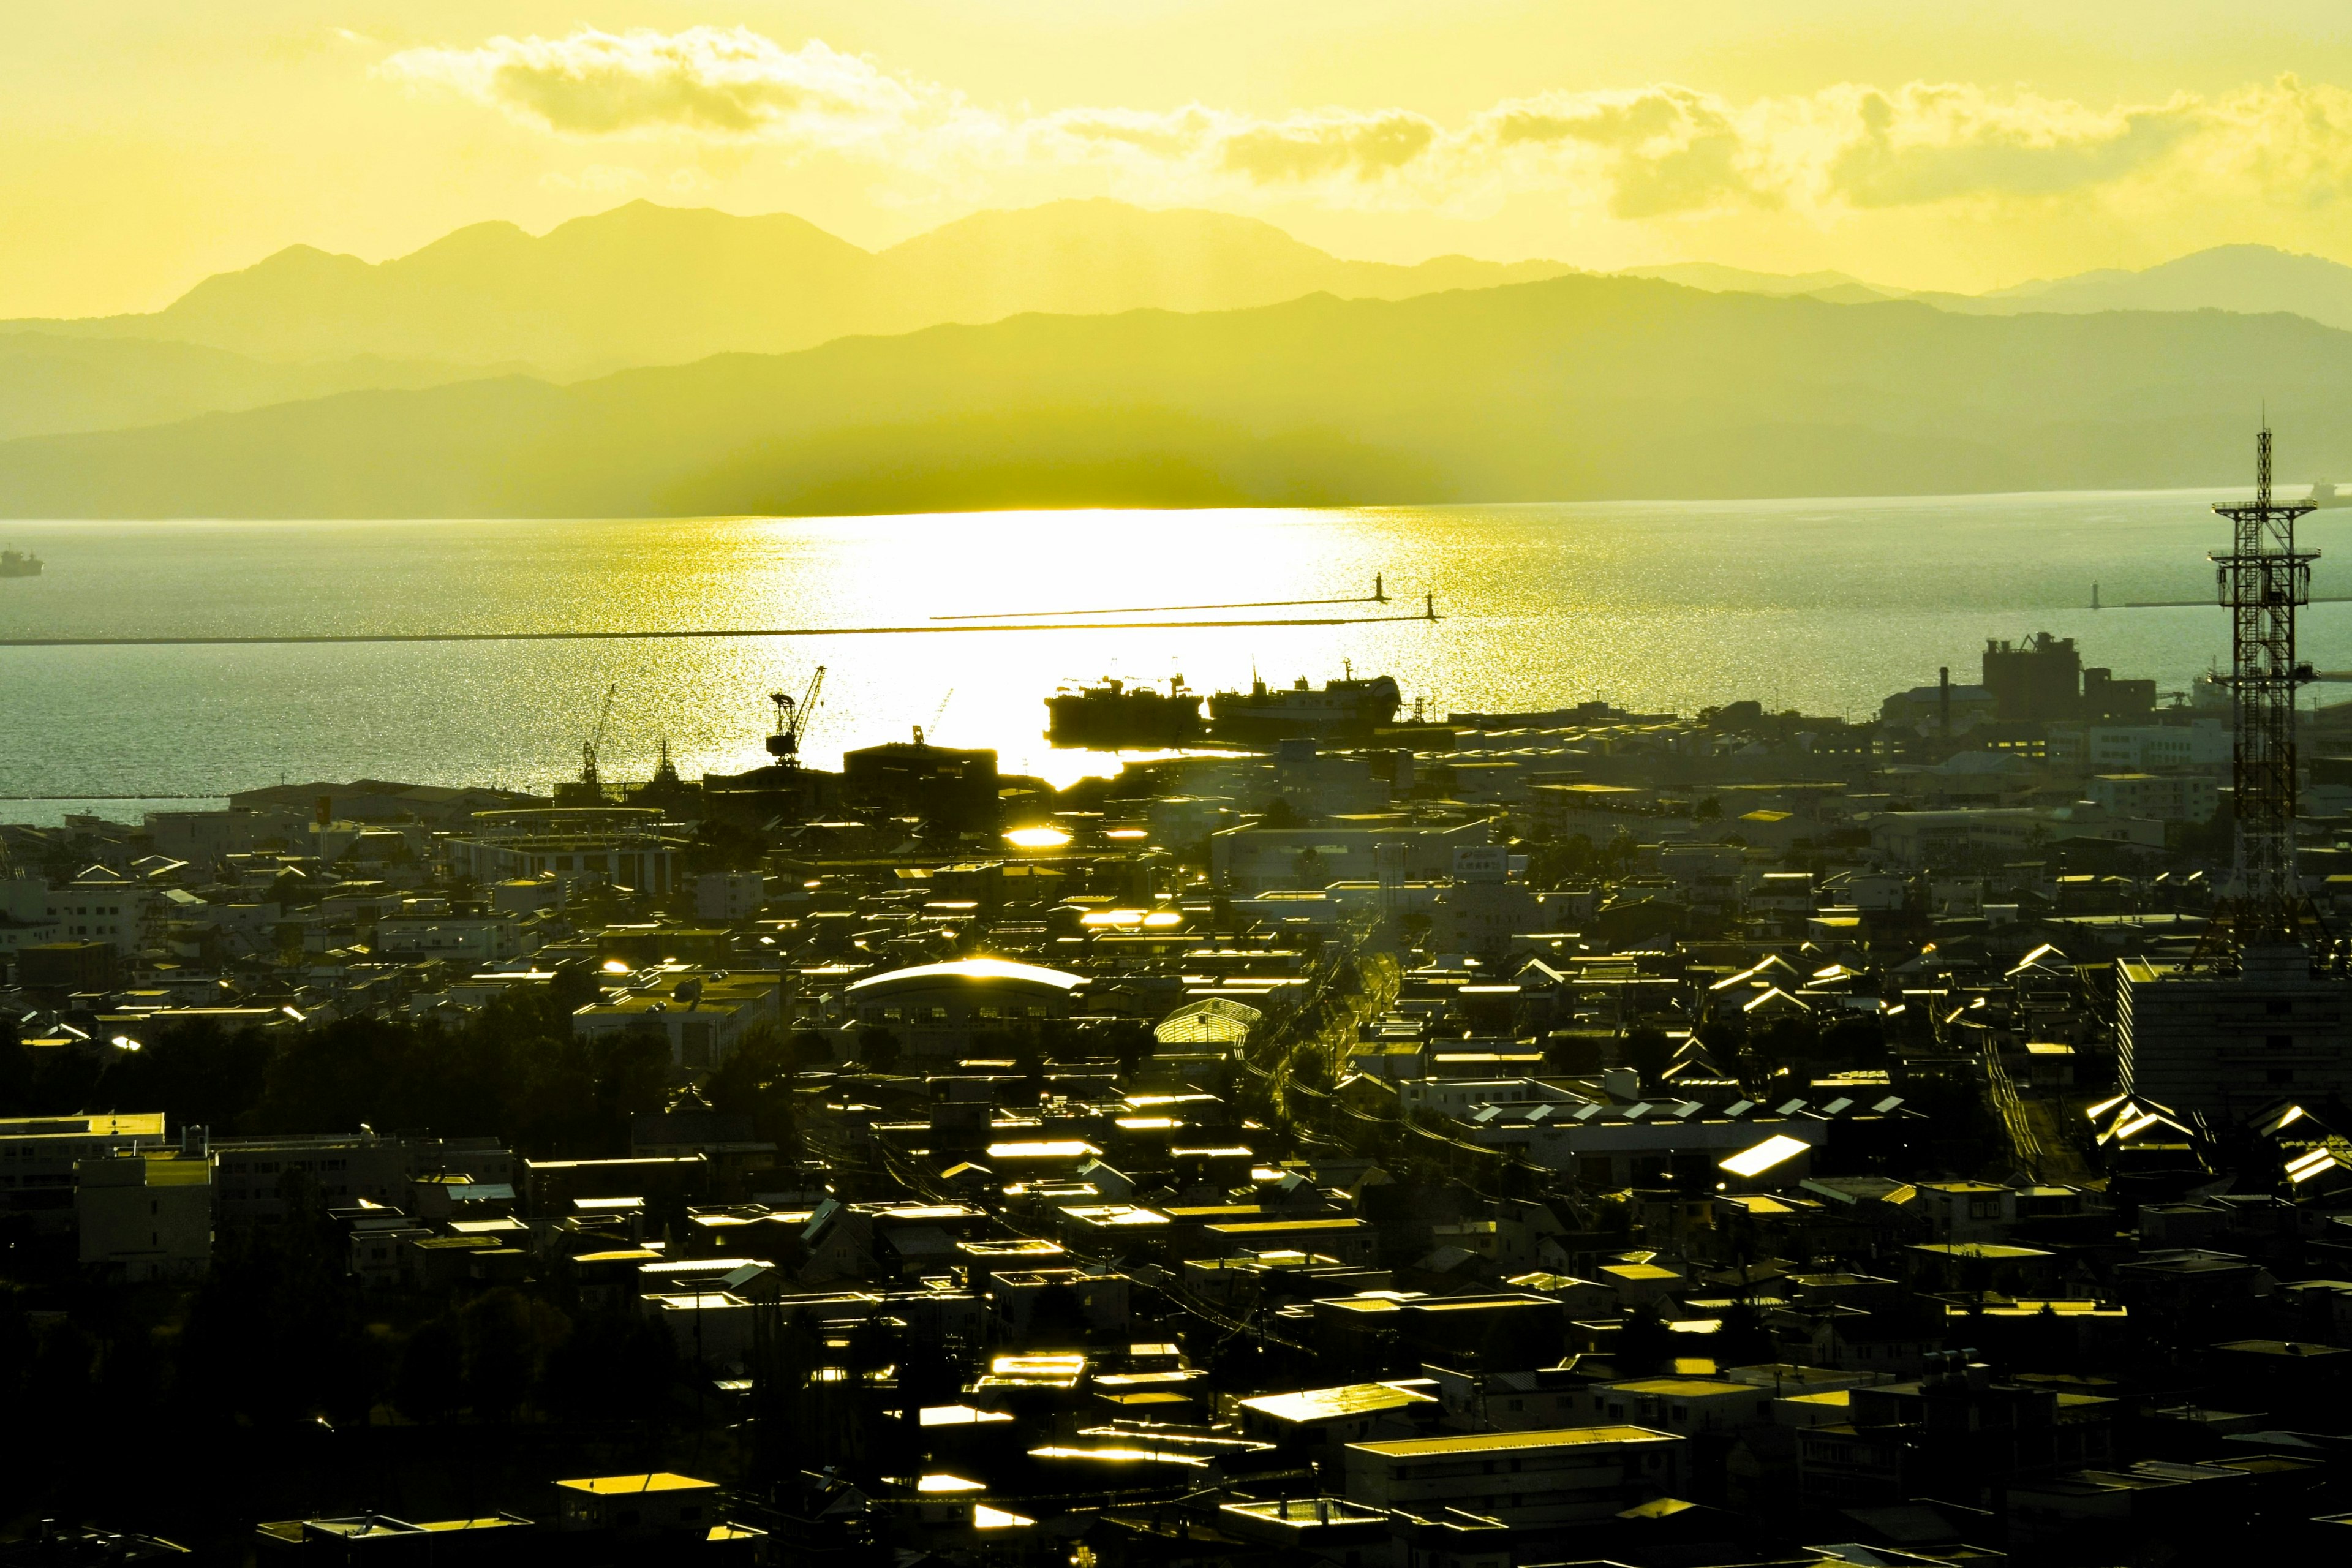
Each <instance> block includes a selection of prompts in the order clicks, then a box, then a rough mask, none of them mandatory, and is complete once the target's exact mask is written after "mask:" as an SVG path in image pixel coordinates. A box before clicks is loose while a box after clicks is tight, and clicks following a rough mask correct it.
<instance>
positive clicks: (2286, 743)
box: [2212, 423, 2319, 952]
mask: <svg viewBox="0 0 2352 1568" xmlns="http://www.w3.org/2000/svg"><path fill="white" fill-rule="evenodd" d="M2213 510H2215V511H2217V512H2219V513H2221V515H2222V516H2223V517H2226V518H2228V519H2229V520H2230V521H2231V525H2232V526H2233V528H2234V529H2235V531H2236V533H2235V538H2234V540H2233V542H2232V543H2231V549H2230V550H2229V552H2227V553H2226V554H2225V553H2221V552H2215V553H2214V554H2213V556H2212V561H2213V563H2214V574H2215V576H2216V578H2217V579H2218V580H2219V584H2220V590H2221V603H2222V604H2223V605H2226V606H2227V607H2228V608H2229V611H2230V674H2229V678H2228V684H2229V687H2230V696H2231V706H2232V708H2233V710H2234V713H2235V718H2236V726H2237V733H2236V751H2235V753H2234V755H2233V758H2232V765H2231V782H2232V783H2233V784H2234V785H2235V786H2236V801H2237V819H2238V863H2237V882H2238V895H2237V898H2236V900H2235V906H2234V908H2233V909H2232V910H2231V926H2232V927H2233V928H2234V929H2233V930H2232V931H2231V935H2232V936H2234V937H2235V939H2236V942H2235V945H2236V947H2237V949H2238V951H2239V952H2245V950H2246V949H2248V948H2251V947H2263V946H2276V945H2281V944H2285V943H2291V942H2294V941H2295V940H2296V929H2295V928H2296V923H2297V914H2298V911H2299V910H2300V908H2301V905H2302V893H2301V889H2300V888H2299V887H2298V886H2297V884H2296V881H2295V875H2294V807H2295V777H2294V694H2295V691H2296V689H2298V688H2300V687H2301V686H2302V685H2303V684H2304V682H2305V681H2307V680H2310V679H2312V671H2311V667H2310V666H2309V665H2307V664H2305V663H2303V662H2302V661H2301V659H2300V658H2297V656H2296V653H2295V646H2294V612H2295V610H2296V608H2297V607H2298V606H2300V605H2305V604H2308V603H2309V602H2310V600H2311V563H2312V562H2314V561H2315V560H2317V559H2318V557H2319V552H2317V551H2316V550H2303V549H2298V548H2297V547H2296V545H2295V542H2294V524H2295V520H2296V519H2297V518H2299V517H2301V516H2303V514H2304V513H2305V512H2307V511H2310V510H2313V508H2312V505H2311V503H2310V502H2308V501H2276V500H2272V499H2271V432H2270V426H2268V424H2267V423H2266V424H2265V425H2264V426H2263V429H2262V432H2261V434H2259V435H2258V436H2256V437H2254V500H2253V504H2252V505H2251V506H2244V505H2216V506H2215V507H2214V508H2213Z"/></svg>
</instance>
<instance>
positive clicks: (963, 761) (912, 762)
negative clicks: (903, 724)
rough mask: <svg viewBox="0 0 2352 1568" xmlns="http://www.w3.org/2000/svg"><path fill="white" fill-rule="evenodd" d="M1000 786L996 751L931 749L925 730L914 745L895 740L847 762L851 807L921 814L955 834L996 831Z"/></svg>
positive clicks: (844, 788)
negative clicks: (925, 739)
mask: <svg viewBox="0 0 2352 1568" xmlns="http://www.w3.org/2000/svg"><path fill="white" fill-rule="evenodd" d="M997 787H998V781H997V773H996V753H995V752H989V751H954V750H950V748H948V747H946V746H933V745H929V744H926V743H925V742H924V740H923V736H922V731H919V730H918V731H915V739H914V741H913V742H912V743H911V744H910V743H908V742H905V741H893V742H889V743H888V744H887V745H880V746H867V747H865V748H864V749H862V750H859V751H855V752H845V753H844V754H843V756H842V759H841V798H842V800H843V801H844V802H845V803H846V804H848V805H853V806H863V807H865V808H866V809H868V810H874V811H885V812H888V813H891V814H892V815H894V816H899V815H903V816H919V817H921V818H922V819H923V820H924V821H925V822H928V823H929V824H931V825H932V826H935V827H938V828H941V829H944V830H945V831H947V832H950V833H987V832H993V831H994V830H995V828H996V826H997V822H998V819H999V817H1000V816H1001V812H1002V807H1001V804H1000V802H999V800H998V797H997Z"/></svg>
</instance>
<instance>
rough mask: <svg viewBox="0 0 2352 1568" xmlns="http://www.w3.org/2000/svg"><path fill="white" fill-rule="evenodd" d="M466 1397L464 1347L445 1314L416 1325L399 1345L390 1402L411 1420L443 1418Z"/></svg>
mask: <svg viewBox="0 0 2352 1568" xmlns="http://www.w3.org/2000/svg"><path fill="white" fill-rule="evenodd" d="M465 1397H466V1347H465V1343H464V1342H463V1341H461V1340H460V1339H458V1337H457V1331H456V1330H455V1329H453V1328H451V1327H450V1326H449V1323H448V1321H447V1320H446V1319H445V1318H436V1319H434V1320H433V1321H430V1322H428V1323H425V1324H423V1325H422V1326H420V1327H419V1328H418V1329H417V1331H415V1333H413V1334H411V1335H409V1336H408V1342H407V1343H406V1344H405V1345H404V1346H402V1347H401V1352H400V1375H399V1378H398V1379H397V1381H395V1382H394V1384H393V1391H392V1402H393V1404H394V1405H396V1406H397V1407H398V1408H399V1410H400V1413H401V1414H402V1415H405V1416H407V1417H408V1418H409V1419H410V1420H411V1421H429V1422H436V1423H438V1422H443V1421H446V1420H448V1419H449V1418H450V1417H451V1416H453V1415H456V1414H457V1407H458V1406H459V1405H461V1404H463V1403H464V1401H465Z"/></svg>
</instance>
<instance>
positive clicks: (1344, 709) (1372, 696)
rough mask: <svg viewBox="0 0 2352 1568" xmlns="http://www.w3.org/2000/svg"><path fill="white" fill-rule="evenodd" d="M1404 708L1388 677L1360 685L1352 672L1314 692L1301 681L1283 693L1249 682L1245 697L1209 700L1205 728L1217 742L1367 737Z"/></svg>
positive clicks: (1232, 694) (1225, 694) (1223, 695)
mask: <svg viewBox="0 0 2352 1568" xmlns="http://www.w3.org/2000/svg"><path fill="white" fill-rule="evenodd" d="M1403 706H1404V697H1403V695H1402V693H1401V692H1399V691H1398V689H1397V683H1396V681H1395V679H1393V678H1392V677H1390V676H1386V675H1376V676H1373V677H1371V678H1370V679H1368V680H1358V679H1355V672H1354V671H1353V670H1352V669H1350V670H1349V673H1348V676H1347V677H1346V678H1345V679H1339V680H1332V681H1327V682H1325V683H1324V685H1323V686H1322V688H1321V689H1319V690H1318V689H1314V688H1310V687H1309V686H1308V685H1307V678H1306V677H1305V676H1303V675H1302V676H1300V677H1299V678H1298V679H1297V681H1296V682H1295V683H1294V684H1292V685H1291V686H1289V687H1287V688H1277V687H1270V686H1268V685H1266V683H1265V681H1263V680H1254V681H1252V682H1250V689H1248V690H1247V691H1220V692H1218V693H1217V694H1216V695H1215V696H1213V697H1212V698H1210V699H1209V728H1210V731H1211V732H1212V733H1213V734H1215V735H1216V736H1217V737H1218V738H1219V739H1221V740H1269V741H1279V740H1285V739H1287V738H1290V737H1293V736H1298V735H1369V734H1370V733H1371V732H1372V731H1375V730H1378V729H1381V728H1383V727H1385V726H1387V725H1389V724H1391V723H1393V722H1395V721H1396V716H1397V710H1399V709H1400V708H1402V707H1403Z"/></svg>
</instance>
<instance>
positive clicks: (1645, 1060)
mask: <svg viewBox="0 0 2352 1568" xmlns="http://www.w3.org/2000/svg"><path fill="white" fill-rule="evenodd" d="M1625 1065H1626V1066H1627V1067H1629V1068H1633V1070H1634V1071H1635V1072H1638V1073H1640V1074H1641V1075H1642V1087H1643V1089H1656V1088H1657V1086H1658V1084H1659V1082H1660V1081H1661V1080H1662V1079H1664V1077H1665V1073H1666V1069H1667V1068H1670V1067H1672V1066H1674V1065H1675V1047H1674V1042H1673V1041H1671V1040H1669V1039H1667V1038H1666V1032H1665V1031H1664V1029H1661V1028H1658V1027H1657V1026H1654V1025H1651V1024H1643V1025H1642V1026H1640V1027H1638V1028H1636V1029H1635V1030H1634V1031H1633V1033H1632V1034H1630V1035H1627V1036H1626V1037H1625Z"/></svg>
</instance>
